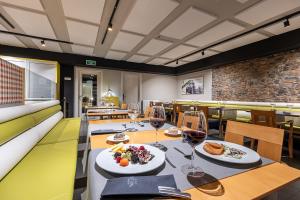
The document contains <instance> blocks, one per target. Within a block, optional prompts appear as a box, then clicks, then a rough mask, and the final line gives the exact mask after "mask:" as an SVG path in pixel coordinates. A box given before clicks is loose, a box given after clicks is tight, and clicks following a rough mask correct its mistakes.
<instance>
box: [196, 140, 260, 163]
mask: <svg viewBox="0 0 300 200" xmlns="http://www.w3.org/2000/svg"><path fill="white" fill-rule="evenodd" d="M206 142H215V143H218V144H224V145H227V146H229V147H232V148H236V149H239V150H242V151H244V152H246V155H244V156H243V157H242V158H241V159H237V158H232V157H226V156H224V155H212V154H210V153H207V152H206V151H205V150H204V149H203V146H204V145H205V143H206ZM195 149H196V151H197V152H199V153H201V154H203V155H205V156H207V157H210V158H213V159H216V160H220V161H223V162H229V163H236V164H250V163H256V162H258V161H259V160H260V156H259V154H258V153H257V152H256V151H253V150H252V149H249V148H247V147H244V146H241V145H238V144H234V143H231V142H225V141H216V140H205V141H204V142H203V143H201V144H199V145H197V146H196V148H195Z"/></svg>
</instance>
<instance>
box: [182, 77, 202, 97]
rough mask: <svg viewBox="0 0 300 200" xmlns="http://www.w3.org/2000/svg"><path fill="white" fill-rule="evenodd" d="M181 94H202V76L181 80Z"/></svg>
mask: <svg viewBox="0 0 300 200" xmlns="http://www.w3.org/2000/svg"><path fill="white" fill-rule="evenodd" d="M181 94H183V95H194V94H204V77H203V76H201V77H198V78H192V79H185V80H183V81H182V85H181Z"/></svg>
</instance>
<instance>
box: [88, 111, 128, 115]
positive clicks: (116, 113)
mask: <svg viewBox="0 0 300 200" xmlns="http://www.w3.org/2000/svg"><path fill="white" fill-rule="evenodd" d="M111 115H128V111H122V110H118V111H112V112H88V113H87V116H111Z"/></svg>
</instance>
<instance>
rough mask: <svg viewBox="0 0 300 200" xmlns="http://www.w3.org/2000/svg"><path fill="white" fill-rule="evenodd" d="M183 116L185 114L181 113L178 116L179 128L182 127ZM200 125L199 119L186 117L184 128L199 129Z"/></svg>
mask: <svg viewBox="0 0 300 200" xmlns="http://www.w3.org/2000/svg"><path fill="white" fill-rule="evenodd" d="M183 116H184V113H183V112H180V113H179V115H178V121H177V127H178V128H181V126H182V122H183ZM198 123H199V117H197V116H186V118H185V124H184V126H186V127H187V128H191V129H197V127H198Z"/></svg>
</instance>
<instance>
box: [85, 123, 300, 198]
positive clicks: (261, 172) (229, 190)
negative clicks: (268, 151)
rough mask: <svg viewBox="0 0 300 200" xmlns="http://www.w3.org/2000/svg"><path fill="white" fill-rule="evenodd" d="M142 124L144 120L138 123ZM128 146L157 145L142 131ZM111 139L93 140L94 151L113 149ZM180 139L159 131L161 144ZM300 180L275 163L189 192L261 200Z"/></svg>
mask: <svg viewBox="0 0 300 200" xmlns="http://www.w3.org/2000/svg"><path fill="white" fill-rule="evenodd" d="M139 120H142V119H139ZM127 121H129V119H116V120H93V121H90V122H89V123H91V124H103V123H113V122H127ZM127 135H129V137H130V141H129V143H150V142H155V132H154V131H140V132H131V133H128V134H127ZM107 136H108V135H96V136H91V137H90V141H91V149H97V148H107V147H110V146H111V145H110V144H108V143H107V142H106V137H107ZM178 139H180V138H178V137H169V136H166V135H165V134H163V130H161V131H159V135H158V140H159V141H162V140H178ZM299 179H300V170H298V169H295V168H292V167H289V166H288V165H286V164H282V163H278V162H276V163H273V164H269V165H266V166H263V167H259V168H256V169H253V170H250V171H247V172H244V173H241V174H237V175H235V176H231V177H227V178H224V179H221V180H218V181H216V182H213V183H210V184H206V185H203V186H200V187H197V188H192V189H189V190H187V191H186V192H189V193H190V194H191V195H192V199H193V200H202V199H203V200H204V199H208V200H214V199H215V200H220V199H222V200H225V199H226V200H244V199H260V198H263V197H265V196H267V195H269V194H271V193H273V192H276V191H277V190H279V189H280V188H282V187H283V186H285V185H287V184H289V183H292V182H294V181H296V180H299Z"/></svg>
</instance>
